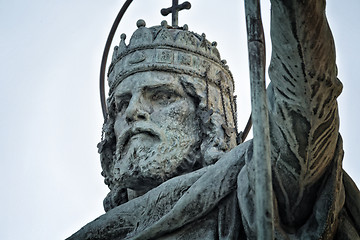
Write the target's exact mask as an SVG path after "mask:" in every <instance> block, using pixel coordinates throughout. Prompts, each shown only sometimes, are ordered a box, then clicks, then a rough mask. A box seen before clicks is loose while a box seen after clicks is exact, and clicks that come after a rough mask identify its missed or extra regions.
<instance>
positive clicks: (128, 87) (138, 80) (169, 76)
mask: <svg viewBox="0 0 360 240" xmlns="http://www.w3.org/2000/svg"><path fill="white" fill-rule="evenodd" d="M155 86H168V87H170V88H180V87H181V84H180V82H179V81H178V75H177V74H176V73H169V72H155V71H148V72H139V73H135V74H133V75H131V76H129V77H127V78H125V79H124V80H123V81H122V82H121V83H120V84H119V85H118V86H117V87H116V89H115V95H119V94H121V93H123V92H132V91H134V90H139V89H144V88H146V87H155Z"/></svg>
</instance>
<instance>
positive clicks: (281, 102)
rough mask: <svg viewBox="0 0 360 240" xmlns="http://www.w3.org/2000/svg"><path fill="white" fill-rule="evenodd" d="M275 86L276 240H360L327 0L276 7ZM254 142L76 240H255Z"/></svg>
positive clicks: (287, 1)
mask: <svg viewBox="0 0 360 240" xmlns="http://www.w3.org/2000/svg"><path fill="white" fill-rule="evenodd" d="M271 2H272V7H271V39H272V56H271V64H270V67H269V76H270V79H271V83H270V85H269V87H268V100H269V119H270V137H271V161H272V174H273V192H274V194H273V195H274V201H273V206H274V213H275V218H274V226H275V237H276V239H360V237H359V234H360V206H359V205H360V193H359V190H358V189H357V187H356V185H355V184H354V183H353V182H352V180H351V178H350V177H349V176H348V175H347V174H346V173H345V172H344V171H343V169H342V160H343V156H344V154H343V148H342V139H341V136H340V134H339V116H338V107H337V101H336V98H337V97H338V96H339V94H340V93H341V90H342V84H341V82H340V81H339V79H338V78H337V69H336V64H335V48H334V41H333V38H332V34H331V31H330V28H329V26H328V23H327V20H326V16H325V1H324V0H304V1H300V0H272V1H271ZM252 149H253V147H252V141H251V140H250V141H248V142H245V143H243V144H240V145H239V146H237V147H235V148H234V149H232V150H231V151H230V152H228V153H226V154H224V155H223V156H222V157H221V158H220V159H219V160H218V161H217V162H216V163H215V164H214V165H210V166H206V167H204V168H201V169H199V170H197V171H194V172H191V173H188V174H184V175H182V176H178V177H175V178H173V179H170V180H168V181H166V182H164V183H163V184H161V185H160V186H158V187H156V188H154V189H152V190H151V191H149V192H147V193H146V194H145V195H143V196H140V197H137V198H135V199H133V200H130V201H128V202H126V203H124V204H122V205H120V206H118V207H116V208H114V209H112V210H110V211H108V212H107V213H106V214H104V215H102V216H100V217H99V218H97V219H95V220H94V221H93V222H90V223H89V224H87V225H86V226H84V227H83V228H82V229H80V230H79V231H78V232H77V233H75V234H74V235H73V236H72V237H70V238H69V239H163V240H165V239H178V240H180V239H255V238H256V227H255V214H254V213H255V209H254V194H255V192H254V184H255V179H254V169H255V166H254V165H253V161H252Z"/></svg>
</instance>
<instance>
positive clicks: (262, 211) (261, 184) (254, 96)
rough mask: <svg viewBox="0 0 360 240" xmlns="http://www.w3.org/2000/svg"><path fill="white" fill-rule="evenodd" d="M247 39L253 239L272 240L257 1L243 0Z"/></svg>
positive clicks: (262, 50) (262, 49) (262, 45)
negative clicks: (253, 176) (251, 130)
mask: <svg viewBox="0 0 360 240" xmlns="http://www.w3.org/2000/svg"><path fill="white" fill-rule="evenodd" d="M245 15H246V28H247V37H248V51H249V69H250V87H251V108H252V122H253V135H254V139H253V145H254V151H253V152H254V153H253V161H254V164H255V216H256V220H255V221H256V232H257V239H259V240H260V239H261V240H272V239H274V223H273V197H272V177H271V160H270V132H269V116H268V109H267V97H266V86H265V63H266V61H265V60H266V59H265V38H264V30H263V26H262V20H261V13H260V1H259V0H245Z"/></svg>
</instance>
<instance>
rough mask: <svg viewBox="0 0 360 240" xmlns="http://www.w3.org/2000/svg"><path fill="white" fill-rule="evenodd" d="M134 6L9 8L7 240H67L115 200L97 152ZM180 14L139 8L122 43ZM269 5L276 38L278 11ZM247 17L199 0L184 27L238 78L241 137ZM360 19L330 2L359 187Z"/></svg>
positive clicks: (3, 21) (3, 86)
mask: <svg viewBox="0 0 360 240" xmlns="http://www.w3.org/2000/svg"><path fill="white" fill-rule="evenodd" d="M124 2H125V1H124V0H122V1H120V0H116V1H115V0H108V1H103V0H32V1H25V0H11V1H9V0H8V1H5V0H0V33H1V37H0V61H1V64H0V66H1V71H0V79H1V81H0V104H1V106H0V116H1V117H0V133H1V140H0V152H1V170H0V193H1V196H0V214H1V216H2V217H1V219H0V239H3V240H8V239H9V240H10V239H11V240H14V239H36V240H42V239H46V240H47V239H64V238H65V237H68V236H69V235H71V234H72V233H73V232H75V231H76V230H78V229H79V228H80V227H81V226H83V225H84V224H86V223H87V222H89V221H91V220H93V219H94V218H95V217H97V216H99V215H100V214H102V213H103V209H102V200H103V198H104V197H105V195H106V194H107V192H108V190H107V188H106V186H105V184H104V183H103V178H102V177H101V175H100V172H101V168H100V161H99V156H98V154H97V149H96V144H97V143H98V142H99V140H100V134H101V126H102V113H101V108H100V102H99V94H98V77H99V69H100V61H101V56H102V51H103V48H104V45H105V41H106V38H107V35H108V33H109V31H110V28H111V25H112V22H113V20H114V19H115V16H116V14H117V12H118V11H119V9H120V7H121V6H122V4H123V3H124ZM220 2H221V4H220ZM150 3H151V4H150ZM170 4H171V1H170V0H168V1H163V0H162V1H160V0H152V1H149V0H134V2H133V3H132V5H131V6H130V9H129V11H128V13H127V14H126V15H125V17H124V19H123V22H122V23H121V24H120V30H119V31H118V32H117V35H116V37H115V40H114V43H116V44H118V42H119V36H120V34H121V33H122V32H125V33H127V35H128V38H129V37H130V36H131V33H132V32H133V31H134V30H135V28H136V27H135V23H136V20H137V19H139V18H143V19H145V20H146V22H147V25H148V26H151V25H158V24H160V22H161V21H162V20H163V19H164V17H162V16H161V15H160V13H159V11H160V9H161V8H163V7H168V6H170ZM262 4H263V6H262V8H263V18H264V19H263V20H264V25H265V31H267V34H268V32H269V9H270V6H269V1H262ZM243 12H244V9H243V1H237V0H222V1H220V0H218V1H214V0H201V1H200V0H193V1H192V10H190V11H183V12H181V13H180V17H179V23H180V25H182V24H184V23H187V24H188V25H189V29H190V30H193V31H196V32H198V33H202V32H205V33H206V35H207V38H208V39H209V40H210V41H217V42H218V48H219V49H220V52H221V55H222V57H223V58H225V59H227V61H228V64H229V65H230V69H231V70H232V72H233V74H234V76H235V81H236V89H237V94H238V95H239V96H238V110H239V112H240V113H241V115H240V116H239V128H240V130H241V129H242V128H243V127H244V126H245V124H246V121H247V118H248V116H249V113H250V97H249V83H248V72H247V68H248V65H247V48H246V35H245V23H244V14H243ZM359 12H360V1H359V0H346V1H335V0H330V1H328V8H327V14H328V18H329V22H330V25H331V27H332V30H333V34H334V37H335V42H336V46H337V63H338V68H339V78H340V79H341V80H342V82H343V84H344V91H343V93H342V95H341V96H340V98H339V104H340V116H341V133H342V136H343V139H344V148H345V159H344V168H345V169H346V170H347V171H348V173H349V174H350V175H351V176H352V177H353V179H354V180H355V181H356V182H357V185H358V186H359V185H360V173H359V170H360V162H359V160H358V158H359V156H360V146H359V145H358V141H360V138H359V137H358V134H359V133H360V125H359V124H358V120H359V119H360V118H359V114H360V108H359V104H360V83H359V77H358V74H356V73H357V71H358V70H359V69H360V66H359V64H358V58H357V56H358V54H359V53H360V45H359V44H358V41H359V39H360V29H359V24H358V21H359V17H357V16H358V14H359ZM165 19H167V20H168V22H171V20H170V17H166V18H165ZM267 49H268V50H270V41H269V39H268V40H267ZM269 58H270V51H268V59H269Z"/></svg>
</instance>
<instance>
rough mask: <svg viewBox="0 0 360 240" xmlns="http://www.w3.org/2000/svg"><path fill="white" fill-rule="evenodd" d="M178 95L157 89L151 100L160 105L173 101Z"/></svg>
mask: <svg viewBox="0 0 360 240" xmlns="http://www.w3.org/2000/svg"><path fill="white" fill-rule="evenodd" d="M178 98H179V95H178V94H177V93H175V92H172V91H158V92H156V93H154V94H153V95H152V96H151V100H152V101H154V102H156V103H158V104H162V105H167V104H170V103H172V102H175V101H176V100H177V99H178Z"/></svg>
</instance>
